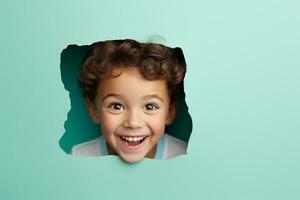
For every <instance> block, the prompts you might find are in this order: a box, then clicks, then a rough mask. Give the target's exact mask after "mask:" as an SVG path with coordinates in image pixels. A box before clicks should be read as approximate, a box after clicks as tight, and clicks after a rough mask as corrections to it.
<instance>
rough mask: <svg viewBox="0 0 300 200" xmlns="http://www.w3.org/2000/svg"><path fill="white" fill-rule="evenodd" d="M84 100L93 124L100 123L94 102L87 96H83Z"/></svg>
mask: <svg viewBox="0 0 300 200" xmlns="http://www.w3.org/2000/svg"><path fill="white" fill-rule="evenodd" d="M84 101H85V105H86V107H87V110H88V112H89V116H90V118H91V120H92V121H93V122H94V123H95V124H100V117H99V116H98V113H97V111H96V105H95V104H94V102H92V101H91V100H89V99H88V98H85V99H84Z"/></svg>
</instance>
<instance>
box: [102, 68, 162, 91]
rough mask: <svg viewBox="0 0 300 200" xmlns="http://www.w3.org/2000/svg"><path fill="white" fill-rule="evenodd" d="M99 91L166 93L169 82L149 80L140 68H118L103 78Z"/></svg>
mask: <svg viewBox="0 0 300 200" xmlns="http://www.w3.org/2000/svg"><path fill="white" fill-rule="evenodd" d="M97 91H98V92H99V93H100V95H101V96H102V95H105V94H106V93H112V92H114V93H125V94H136V93H138V94H141V95H149V94H151V95H152V94H159V93H163V94H164V93H166V91H167V83H166V81H165V80H147V79H145V78H144V77H143V75H142V74H141V72H140V71H139V69H138V68H135V67H130V68H129V67H128V68H122V69H116V70H114V71H113V72H112V76H110V77H109V78H106V79H103V80H101V81H100V82H99V85H98V89H97ZM104 93H105V94H104Z"/></svg>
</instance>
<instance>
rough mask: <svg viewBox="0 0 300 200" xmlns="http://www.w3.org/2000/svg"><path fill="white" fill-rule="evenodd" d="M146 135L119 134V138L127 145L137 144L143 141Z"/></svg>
mask: <svg viewBox="0 0 300 200" xmlns="http://www.w3.org/2000/svg"><path fill="white" fill-rule="evenodd" d="M147 137H148V136H134V137H133V136H120V138H121V140H122V141H123V142H124V143H125V144H126V145H128V146H137V145H139V144H141V143H143V142H144V141H145V139H146V138H147Z"/></svg>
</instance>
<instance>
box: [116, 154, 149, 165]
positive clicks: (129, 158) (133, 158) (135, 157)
mask: <svg viewBox="0 0 300 200" xmlns="http://www.w3.org/2000/svg"><path fill="white" fill-rule="evenodd" d="M120 157H121V158H122V160H123V161H125V162H127V163H138V162H140V161H142V160H143V159H144V157H145V156H141V155H122V156H120Z"/></svg>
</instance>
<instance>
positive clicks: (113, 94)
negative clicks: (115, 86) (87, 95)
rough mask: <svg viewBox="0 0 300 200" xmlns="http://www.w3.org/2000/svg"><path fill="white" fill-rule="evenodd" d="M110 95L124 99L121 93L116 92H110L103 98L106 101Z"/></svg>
mask: <svg viewBox="0 0 300 200" xmlns="http://www.w3.org/2000/svg"><path fill="white" fill-rule="evenodd" d="M108 97H116V98H120V99H122V96H121V95H119V94H115V93H108V94H107V95H105V96H104V97H103V98H102V101H104V100H105V99H107V98H108Z"/></svg>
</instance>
